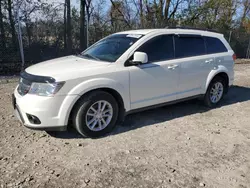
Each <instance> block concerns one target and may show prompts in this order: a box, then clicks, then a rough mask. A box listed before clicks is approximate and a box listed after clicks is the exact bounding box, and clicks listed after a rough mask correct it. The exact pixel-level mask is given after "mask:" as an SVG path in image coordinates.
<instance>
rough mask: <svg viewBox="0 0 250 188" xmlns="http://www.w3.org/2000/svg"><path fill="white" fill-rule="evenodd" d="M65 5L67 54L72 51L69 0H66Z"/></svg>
mask: <svg viewBox="0 0 250 188" xmlns="http://www.w3.org/2000/svg"><path fill="white" fill-rule="evenodd" d="M66 6H67V49H68V54H71V53H72V28H71V6H70V0H66Z"/></svg>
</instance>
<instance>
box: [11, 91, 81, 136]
mask: <svg viewBox="0 0 250 188" xmlns="http://www.w3.org/2000/svg"><path fill="white" fill-rule="evenodd" d="M78 98H79V97H78V96H77V95H70V96H68V95H66V96H54V97H43V96H36V95H30V94H26V95H25V96H21V95H19V93H18V92H17V90H15V92H14V94H13V96H12V103H13V107H14V111H15V115H16V117H17V118H18V119H19V120H20V121H21V122H22V124H23V125H24V126H25V127H27V128H30V129H35V130H45V131H65V130H67V125H68V119H69V114H70V111H71V109H72V107H73V105H74V103H75V102H76V100H77V99H78ZM28 115H32V116H35V117H37V118H38V119H39V121H40V123H39V124H35V123H33V122H32V121H30V119H29V118H28Z"/></svg>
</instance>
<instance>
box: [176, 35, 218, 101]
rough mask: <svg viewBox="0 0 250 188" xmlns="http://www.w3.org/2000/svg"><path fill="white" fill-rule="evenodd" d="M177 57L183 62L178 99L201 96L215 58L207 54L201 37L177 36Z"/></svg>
mask: <svg viewBox="0 0 250 188" xmlns="http://www.w3.org/2000/svg"><path fill="white" fill-rule="evenodd" d="M175 56H176V59H179V60H180V61H181V64H180V80H179V84H178V85H179V88H178V91H177V92H178V93H177V99H182V98H187V97H191V96H195V95H199V94H201V93H202V92H203V86H204V83H206V79H207V76H208V74H209V73H210V71H211V70H212V69H213V65H214V57H213V56H212V55H207V54H206V45H205V40H204V38H203V37H202V36H201V35H186V34H185V35H176V36H175Z"/></svg>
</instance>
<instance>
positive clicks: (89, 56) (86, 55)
mask: <svg viewBox="0 0 250 188" xmlns="http://www.w3.org/2000/svg"><path fill="white" fill-rule="evenodd" d="M81 56H83V57H87V58H90V59H95V60H100V59H98V58H97V57H94V56H92V55H90V54H81Z"/></svg>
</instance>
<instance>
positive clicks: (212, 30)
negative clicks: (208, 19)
mask: <svg viewBox="0 0 250 188" xmlns="http://www.w3.org/2000/svg"><path fill="white" fill-rule="evenodd" d="M166 29H190V30H197V31H210V32H214V33H220V32H218V31H216V30H214V29H207V28H195V27H185V26H181V27H178V26H176V27H173V26H168V27H166Z"/></svg>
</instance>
